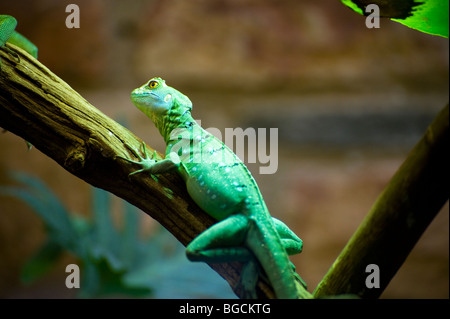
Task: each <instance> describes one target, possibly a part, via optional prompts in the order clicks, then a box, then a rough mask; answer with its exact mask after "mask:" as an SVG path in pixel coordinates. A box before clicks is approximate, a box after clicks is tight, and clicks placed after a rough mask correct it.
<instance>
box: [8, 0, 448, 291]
mask: <svg viewBox="0 0 450 319" xmlns="http://www.w3.org/2000/svg"><path fill="white" fill-rule="evenodd" d="M72 2H74V3H76V4H78V5H79V7H80V13H81V25H80V28H79V29H67V28H66V26H65V19H66V17H67V15H68V13H66V12H65V8H66V6H67V5H68V4H69V3H72ZM0 13H1V14H10V15H13V16H15V17H16V18H17V20H18V21H19V25H18V30H19V32H21V33H23V34H25V35H26V36H27V37H28V38H29V39H31V40H32V41H33V42H34V43H35V44H36V45H37V46H38V47H39V60H40V61H41V62H42V63H44V64H45V65H46V66H47V67H48V68H50V69H51V70H52V71H53V72H54V73H56V74H57V75H58V76H60V77H61V78H62V79H64V80H65V81H67V82H68V83H69V84H70V85H71V86H72V87H73V88H74V89H76V90H77V91H78V92H80V93H81V95H83V96H84V97H85V98H86V99H87V100H88V101H89V102H91V103H92V104H93V105H95V106H96V107H97V108H99V109H100V110H101V111H103V112H104V113H105V114H107V115H108V116H110V117H112V118H114V119H117V120H121V121H122V122H124V123H126V126H127V127H129V128H131V129H132V130H133V131H134V132H135V133H136V134H137V135H138V136H140V137H141V138H143V139H145V140H146V142H147V143H148V144H150V145H152V146H154V147H155V148H157V149H158V150H159V151H163V150H164V143H163V141H162V138H160V136H159V134H158V132H157V131H156V129H154V127H153V124H152V123H151V122H150V121H149V120H148V119H147V118H146V117H145V116H144V115H143V114H142V113H140V112H139V111H138V110H137V109H135V108H134V107H133V105H132V104H131V102H130V101H129V93H130V92H131V90H132V89H134V88H135V87H137V86H140V85H142V84H143V83H144V82H145V81H146V80H148V79H149V78H151V77H153V76H160V77H163V78H164V79H166V81H167V83H168V84H169V85H171V86H174V87H176V88H177V89H179V90H180V91H181V92H183V93H185V94H187V95H188V96H189V97H190V98H191V100H192V101H193V103H194V110H193V116H194V117H195V118H196V119H199V120H201V121H202V126H204V127H216V128H218V129H220V130H221V131H222V132H224V129H225V128H235V127H242V128H248V127H251V128H255V129H256V128H271V127H275V128H278V133H279V136H278V170H277V172H276V173H275V174H271V175H261V174H259V166H261V164H260V163H255V164H249V168H250V169H251V170H252V173H253V174H254V176H255V178H256V180H257V181H258V183H259V185H260V188H261V191H262V193H263V195H264V197H265V199H266V202H267V205H268V207H269V210H270V211H271V213H272V215H274V216H276V217H279V218H281V219H282V220H284V221H285V222H286V223H287V224H288V225H289V226H290V227H291V228H292V229H293V230H294V231H295V232H296V233H297V234H298V235H299V236H300V237H301V238H302V239H303V241H304V251H303V253H302V254H301V255H299V256H294V257H293V259H292V260H293V262H294V263H295V265H296V266H297V270H298V272H299V274H300V275H301V276H302V277H303V278H304V279H305V281H306V282H307V283H308V285H309V287H310V290H312V289H313V288H314V287H315V286H316V285H317V283H318V282H319V281H320V279H321V278H322V276H323V275H324V274H325V273H326V271H327V270H328V268H329V267H330V266H331V264H332V262H333V261H334V259H335V258H336V257H337V255H338V254H339V252H340V251H341V249H342V248H343V247H344V245H345V243H346V242H347V240H348V239H349V238H350V236H351V235H352V233H353V232H354V231H355V229H356V227H357V226H358V225H359V223H360V222H361V220H362V219H363V217H364V216H365V214H366V213H367V212H368V211H369V209H370V207H371V205H372V203H373V202H374V201H375V199H376V198H377V196H378V195H379V194H380V192H381V191H382V189H383V188H384V187H385V186H386V184H387V183H388V181H389V179H390V177H391V176H392V175H393V173H394V172H395V171H396V170H397V168H398V167H399V166H400V165H401V163H402V161H403V160H404V159H405V157H406V156H407V154H408V151H409V150H410V149H411V148H412V147H413V145H414V144H415V143H416V142H417V141H418V139H419V138H420V136H421V135H422V133H423V132H424V130H425V129H426V127H427V125H428V124H429V123H430V121H431V120H432V118H433V117H434V116H435V115H436V114H437V112H438V111H439V110H440V109H441V108H442V107H443V106H444V105H445V104H446V103H447V102H448V97H449V89H448V85H449V80H448V76H449V72H448V70H449V65H448V64H449V61H448V54H449V45H448V40H447V39H444V38H439V37H435V36H431V35H426V34H423V33H420V32H418V31H414V30H411V29H408V28H406V27H404V26H402V25H400V24H397V23H395V22H391V21H388V20H382V21H381V28H380V29H367V28H366V27H365V18H364V17H362V16H359V15H357V14H356V13H354V12H352V11H351V10H349V9H348V8H347V7H345V6H344V5H342V4H341V3H340V1H337V0H321V1H306V0H296V1H294V0H283V1H274V0H264V1H262V0H239V1H238V0H214V1H208V0H190V1H185V0H169V1H167V0H166V1H162V0H147V1H133V2H131V1H118V0H109V1H106V0H93V1H87V0H84V1H76V2H75V1H56V0H46V1H32V0H17V1H8V3H6V1H2V2H1V4H0ZM267 131H268V130H267ZM0 154H1V155H0V184H8V182H9V180H8V178H7V172H8V171H11V170H19V171H26V172H29V173H32V174H33V175H35V176H38V177H40V178H41V179H43V180H44V181H45V182H46V183H47V184H48V185H49V186H50V187H51V188H52V189H53V190H54V191H55V192H56V193H57V194H58V196H59V197H60V198H62V200H63V201H64V202H65V203H67V205H68V206H69V207H70V209H71V210H72V211H75V212H79V213H83V212H86V211H87V210H88V209H87V207H88V205H89V202H88V201H89V196H88V194H89V191H88V189H89V187H88V185H86V184H85V183H84V182H83V181H80V180H78V179H77V178H75V177H73V176H71V175H70V174H69V173H68V172H66V171H65V170H64V169H62V168H61V167H59V166H58V165H57V164H56V163H55V162H53V161H52V160H51V159H49V158H47V157H45V156H44V155H42V154H41V153H40V152H39V151H38V150H36V149H33V150H31V151H27V150H26V146H25V143H24V142H23V141H22V140H21V139H20V138H18V137H17V136H14V135H13V134H11V133H5V134H1V135H0ZM144 220H145V225H143V227H144V228H149V229H151V227H152V223H154V222H153V221H152V220H151V218H150V217H147V218H145V219H144ZM448 225H449V221H448V203H447V205H446V206H445V207H444V208H443V211H442V212H441V213H440V214H439V215H438V216H437V217H436V219H435V220H434V222H433V223H432V224H431V226H430V227H429V228H428V230H427V231H426V233H425V234H424V235H423V237H422V238H421V240H420V242H419V243H418V244H417V246H416V247H415V248H414V250H413V252H412V253H411V255H410V256H409V257H408V259H407V261H406V262H405V264H404V265H403V267H402V268H401V269H400V271H399V272H398V274H397V275H396V277H395V278H394V279H393V281H392V282H391V284H390V285H389V287H388V288H387V289H386V291H385V292H384V293H383V295H382V297H383V298H448V296H449V288H448V283H449V280H448V273H449V267H448V250H449V232H448ZM44 238H45V233H44V230H43V228H42V223H41V222H40V220H39V219H38V218H37V217H36V215H35V214H34V213H33V212H32V211H31V210H30V209H29V208H28V207H27V206H26V205H25V204H23V203H21V202H19V201H17V200H14V199H11V198H8V197H0V297H24V296H25V297H48V296H50V297H51V296H57V297H60V296H69V297H70V296H71V294H70V293H68V292H67V289H66V288H65V286H64V284H63V282H64V281H61V279H60V278H61V277H64V276H65V275H66V274H65V273H64V268H63V266H64V262H65V263H66V264H67V262H66V261H62V262H61V268H60V269H56V270H55V271H54V272H53V273H52V274H51V275H50V276H48V277H47V278H46V279H43V280H42V281H40V282H38V283H37V284H35V285H34V286H32V287H24V286H22V285H21V284H20V282H19V278H18V277H19V275H18V274H19V269H20V267H21V265H22V264H23V262H24V261H25V260H26V259H27V258H29V257H30V256H31V255H32V253H33V252H34V251H35V250H36V249H37V247H39V246H40V245H41V244H42V242H43V240H44ZM381 275H382V270H381Z"/></svg>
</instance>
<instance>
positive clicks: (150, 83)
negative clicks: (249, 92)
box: [148, 81, 159, 89]
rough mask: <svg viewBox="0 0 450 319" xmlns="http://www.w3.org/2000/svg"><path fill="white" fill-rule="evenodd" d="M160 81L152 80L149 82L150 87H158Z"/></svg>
mask: <svg viewBox="0 0 450 319" xmlns="http://www.w3.org/2000/svg"><path fill="white" fill-rule="evenodd" d="M158 85H159V83H158V82H157V81H150V82H149V83H148V87H149V88H151V89H156V88H157V87H158Z"/></svg>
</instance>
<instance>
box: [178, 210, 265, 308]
mask: <svg viewBox="0 0 450 319" xmlns="http://www.w3.org/2000/svg"><path fill="white" fill-rule="evenodd" d="M248 226H249V224H248V219H247V217H245V216H243V215H232V216H230V217H228V218H226V219H224V220H222V221H220V222H218V223H217V224H215V225H213V226H211V227H210V228H208V229H207V230H205V231H204V232H203V233H201V234H200V235H199V236H197V237H196V238H194V240H193V241H192V242H191V243H190V244H189V245H188V246H187V247H186V255H187V257H188V259H189V260H191V261H203V262H208V263H222V262H232V261H240V262H243V263H244V265H243V267H242V272H241V278H240V280H239V282H238V284H237V285H236V286H235V287H233V289H234V290H235V291H236V292H237V293H239V295H240V296H242V298H244V299H256V298H257V294H256V290H255V288H256V283H257V281H258V277H259V274H260V272H261V268H260V266H259V263H258V261H257V260H256V258H255V256H254V255H253V254H252V253H251V252H250V250H249V249H248V248H247V247H245V246H243V243H244V241H245V237H246V235H247V230H248Z"/></svg>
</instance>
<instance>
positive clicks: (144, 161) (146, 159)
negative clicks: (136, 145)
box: [116, 142, 156, 178]
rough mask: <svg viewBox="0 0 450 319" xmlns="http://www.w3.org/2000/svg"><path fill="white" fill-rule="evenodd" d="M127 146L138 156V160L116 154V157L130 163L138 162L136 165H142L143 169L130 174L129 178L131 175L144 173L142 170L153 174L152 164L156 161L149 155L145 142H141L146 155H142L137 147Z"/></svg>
mask: <svg viewBox="0 0 450 319" xmlns="http://www.w3.org/2000/svg"><path fill="white" fill-rule="evenodd" d="M126 147H127V148H128V149H129V150H130V152H131V153H133V155H134V156H135V157H137V158H138V160H137V161H134V160H131V159H128V158H125V157H122V156H116V158H119V159H122V160H124V161H127V162H128V163H132V164H136V165H139V166H141V167H142V168H141V169H139V170H137V171H134V172H132V173H130V174H128V178H131V176H133V175H136V174H139V173H142V172H149V173H150V174H152V166H153V165H154V164H155V163H156V161H155V160H154V159H152V158H150V156H149V155H148V151H147V147H146V145H145V142H142V144H141V147H142V153H143V155H144V156H142V155H141V154H140V153H139V152H137V151H136V150H135V149H133V148H131V147H130V146H128V145H126ZM155 156H156V151H155V152H154V156H153V158H154V157H155Z"/></svg>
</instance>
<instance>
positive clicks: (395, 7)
mask: <svg viewBox="0 0 450 319" xmlns="http://www.w3.org/2000/svg"><path fill="white" fill-rule="evenodd" d="M341 2H342V3H343V4H345V5H346V6H348V7H350V8H351V9H353V10H354V11H355V12H357V13H359V14H362V15H367V14H369V13H366V11H365V9H366V7H367V6H368V5H369V4H376V5H377V6H378V7H379V8H380V16H381V17H385V18H390V19H391V20H392V21H395V22H398V23H401V24H403V25H405V26H407V27H410V28H412V29H416V30H419V31H421V32H424V33H429V34H433V35H438V36H442V37H445V38H448V33H449V11H448V10H449V1H448V0H396V1H386V0H341Z"/></svg>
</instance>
